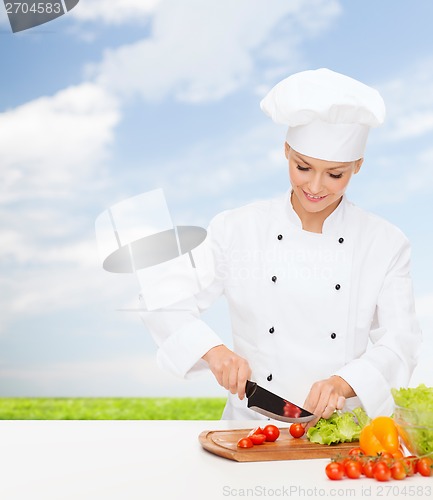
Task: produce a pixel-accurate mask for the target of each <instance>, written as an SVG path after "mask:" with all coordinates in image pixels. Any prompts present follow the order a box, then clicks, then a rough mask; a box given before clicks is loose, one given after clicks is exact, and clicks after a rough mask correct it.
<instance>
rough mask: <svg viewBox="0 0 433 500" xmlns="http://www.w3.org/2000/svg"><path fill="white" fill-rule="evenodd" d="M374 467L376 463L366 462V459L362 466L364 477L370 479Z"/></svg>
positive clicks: (372, 461)
mask: <svg viewBox="0 0 433 500" xmlns="http://www.w3.org/2000/svg"><path fill="white" fill-rule="evenodd" d="M375 465H376V462H374V460H368V459H367V460H366V461H365V462H364V463H363V464H362V473H363V474H364V476H365V477H370V478H372V477H373V469H374V466H375Z"/></svg>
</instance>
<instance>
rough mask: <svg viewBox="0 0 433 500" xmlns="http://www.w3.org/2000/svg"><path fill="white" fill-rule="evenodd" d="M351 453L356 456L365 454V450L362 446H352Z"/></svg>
mask: <svg viewBox="0 0 433 500" xmlns="http://www.w3.org/2000/svg"><path fill="white" fill-rule="evenodd" d="M349 455H350V456H355V457H360V456H364V452H363V451H362V449H361V448H352V449H351V450H349Z"/></svg>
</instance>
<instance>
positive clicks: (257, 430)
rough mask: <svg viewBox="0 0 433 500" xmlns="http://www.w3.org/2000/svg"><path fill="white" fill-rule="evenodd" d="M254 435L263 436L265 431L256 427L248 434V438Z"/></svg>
mask: <svg viewBox="0 0 433 500" xmlns="http://www.w3.org/2000/svg"><path fill="white" fill-rule="evenodd" d="M254 434H263V429H262V428H261V427H256V428H255V429H253V430H252V431H251V432H250V433H249V434H248V437H249V436H253V435H254Z"/></svg>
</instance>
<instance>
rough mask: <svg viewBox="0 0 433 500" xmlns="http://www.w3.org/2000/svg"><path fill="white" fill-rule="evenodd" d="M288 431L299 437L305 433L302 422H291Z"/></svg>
mask: <svg viewBox="0 0 433 500" xmlns="http://www.w3.org/2000/svg"><path fill="white" fill-rule="evenodd" d="M289 432H290V434H291V435H292V436H293V437H294V438H300V437H302V436H303V435H304V434H305V428H304V426H303V425H302V424H292V425H291V426H290V429H289Z"/></svg>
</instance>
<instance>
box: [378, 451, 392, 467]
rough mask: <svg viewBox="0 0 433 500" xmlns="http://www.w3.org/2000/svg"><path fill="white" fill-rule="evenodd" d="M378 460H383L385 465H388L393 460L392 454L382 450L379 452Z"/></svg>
mask: <svg viewBox="0 0 433 500" xmlns="http://www.w3.org/2000/svg"><path fill="white" fill-rule="evenodd" d="M379 460H380V462H385V463H386V465H388V466H390V465H391V464H392V463H393V462H394V456H393V454H392V453H388V452H387V451H384V452H383V453H380V454H379Z"/></svg>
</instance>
